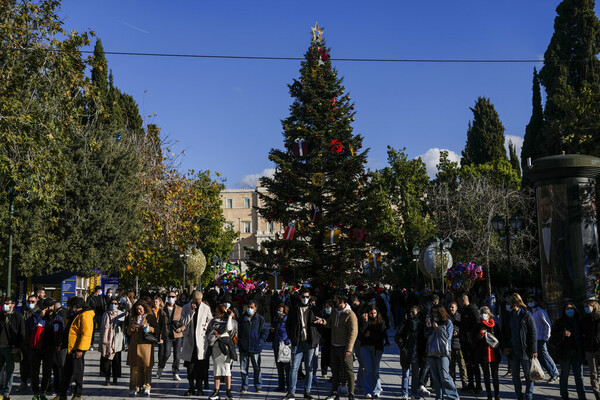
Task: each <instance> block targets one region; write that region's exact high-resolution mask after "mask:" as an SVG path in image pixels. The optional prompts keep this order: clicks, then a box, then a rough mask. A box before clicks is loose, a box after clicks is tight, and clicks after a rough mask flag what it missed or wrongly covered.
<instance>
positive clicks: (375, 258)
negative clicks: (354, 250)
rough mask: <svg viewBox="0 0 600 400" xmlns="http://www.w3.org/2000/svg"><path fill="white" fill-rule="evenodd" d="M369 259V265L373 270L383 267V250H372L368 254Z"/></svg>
mask: <svg viewBox="0 0 600 400" xmlns="http://www.w3.org/2000/svg"><path fill="white" fill-rule="evenodd" d="M367 257H368V258H369V265H370V266H371V267H373V269H377V268H379V267H381V250H377V249H372V250H370V251H369V252H368V253H367Z"/></svg>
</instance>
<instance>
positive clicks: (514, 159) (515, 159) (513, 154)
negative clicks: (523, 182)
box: [508, 140, 521, 178]
mask: <svg viewBox="0 0 600 400" xmlns="http://www.w3.org/2000/svg"><path fill="white" fill-rule="evenodd" d="M508 153H509V162H510V165H511V166H512V167H513V169H514V170H515V172H516V173H517V176H518V177H519V178H520V177H521V164H520V163H519V156H517V147H516V146H515V145H514V144H513V142H512V141H510V140H509V141H508Z"/></svg>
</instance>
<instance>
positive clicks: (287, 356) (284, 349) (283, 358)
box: [277, 342, 292, 363]
mask: <svg viewBox="0 0 600 400" xmlns="http://www.w3.org/2000/svg"><path fill="white" fill-rule="evenodd" d="M290 361H292V348H291V347H290V346H288V345H287V344H285V343H284V342H279V351H278V352H277V362H280V363H289V362H290Z"/></svg>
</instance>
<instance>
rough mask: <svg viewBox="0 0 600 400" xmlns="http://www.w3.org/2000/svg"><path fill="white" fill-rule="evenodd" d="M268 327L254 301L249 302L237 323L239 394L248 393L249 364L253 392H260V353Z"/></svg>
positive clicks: (265, 339)
mask: <svg viewBox="0 0 600 400" xmlns="http://www.w3.org/2000/svg"><path fill="white" fill-rule="evenodd" d="M268 334H269V327H268V326H267V324H266V322H265V319H264V318H263V316H262V315H260V314H258V312H257V310H256V301H254V300H250V301H249V302H248V306H247V307H246V312H245V313H244V314H243V315H242V317H241V318H240V320H239V321H238V348H239V350H240V373H241V375H242V388H241V390H240V394H244V393H247V392H248V387H249V379H248V372H249V367H250V363H252V370H253V372H254V390H255V391H256V393H260V392H261V391H262V375H261V371H260V360H261V358H260V353H261V352H262V349H263V345H264V344H265V342H266V341H267V336H268Z"/></svg>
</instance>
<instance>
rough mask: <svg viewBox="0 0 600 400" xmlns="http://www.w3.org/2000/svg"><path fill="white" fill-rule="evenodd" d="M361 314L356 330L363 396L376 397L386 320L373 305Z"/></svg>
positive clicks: (385, 334) (378, 392) (379, 383)
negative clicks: (362, 364) (360, 359)
mask: <svg viewBox="0 0 600 400" xmlns="http://www.w3.org/2000/svg"><path fill="white" fill-rule="evenodd" d="M365 311H367V312H366V313H365V314H363V315H362V316H361V319H360V322H359V325H358V332H359V337H360V340H361V346H360V352H361V357H362V360H363V363H364V366H365V372H364V389H365V397H366V398H367V399H370V398H378V397H379V395H380V392H381V390H380V387H381V381H380V379H379V364H380V363H381V357H382V356H383V347H384V343H385V338H386V336H387V331H386V322H385V320H384V319H383V317H382V316H381V314H380V313H379V309H378V308H377V306H375V305H370V306H368V307H367V309H366V310H365Z"/></svg>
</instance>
